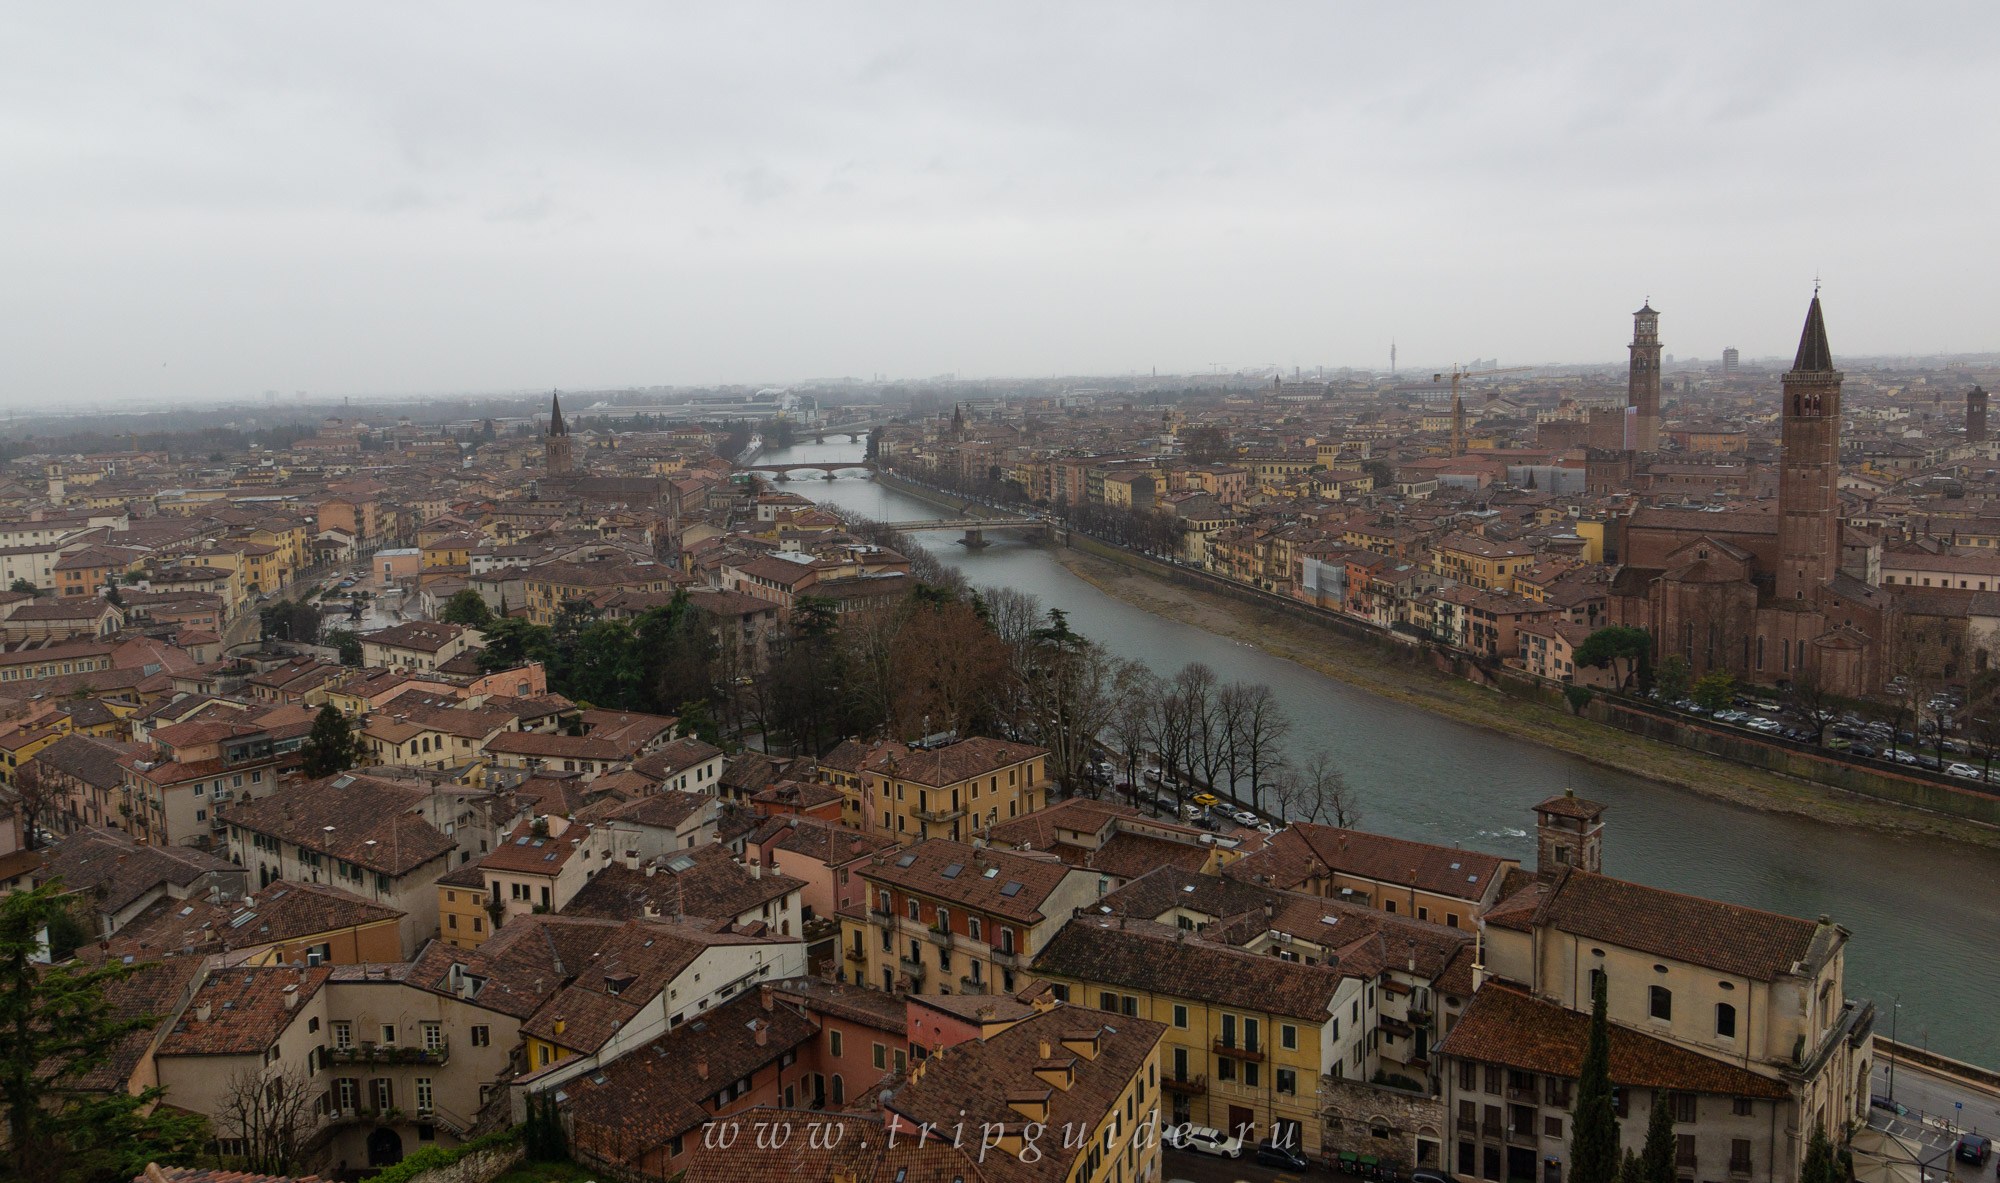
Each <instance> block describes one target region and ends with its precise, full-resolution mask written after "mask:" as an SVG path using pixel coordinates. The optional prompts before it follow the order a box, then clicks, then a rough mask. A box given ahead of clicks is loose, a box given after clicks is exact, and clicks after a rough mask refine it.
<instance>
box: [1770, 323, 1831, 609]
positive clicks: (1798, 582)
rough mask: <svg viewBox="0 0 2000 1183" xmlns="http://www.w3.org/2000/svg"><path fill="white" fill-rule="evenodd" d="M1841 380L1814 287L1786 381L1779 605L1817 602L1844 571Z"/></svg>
mask: <svg viewBox="0 0 2000 1183" xmlns="http://www.w3.org/2000/svg"><path fill="white" fill-rule="evenodd" d="M1840 381H1841V373H1840V371H1839V370H1836V369H1834V368H1833V350H1832V349H1831V348H1830V347H1829V346H1828V345H1827V343H1826V321H1825V319H1824V318H1823V317H1822V316H1821V314H1820V309H1819V290H1818V289H1817V288H1815V289H1814V290H1813V299H1812V305H1811V307H1809V308H1807V309H1806V327H1805V331H1804V332H1803V333H1801V334H1800V335H1799V352H1798V356H1797V357H1796V358H1794V359H1793V360H1792V368H1791V371H1790V372H1789V373H1787V374H1786V375H1785V395H1784V398H1785V405H1784V417H1783V423H1784V428H1783V434H1782V436H1781V447H1782V454H1781V456H1780V458H1779V461H1778V571H1777V577H1778V586H1777V598H1778V599H1780V600H1793V601H1797V600H1804V601H1806V602H1808V603H1811V602H1813V601H1814V600H1816V599H1817V598H1818V592H1819V585H1820V584H1821V583H1823V582H1825V581H1826V580H1828V579H1831V578H1833V576H1834V574H1835V573H1836V572H1838V571H1839V570H1840Z"/></svg>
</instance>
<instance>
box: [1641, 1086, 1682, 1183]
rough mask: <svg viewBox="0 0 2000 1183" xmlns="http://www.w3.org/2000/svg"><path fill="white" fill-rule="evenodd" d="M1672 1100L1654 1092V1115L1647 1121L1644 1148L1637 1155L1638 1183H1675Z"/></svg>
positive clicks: (1650, 1115) (1666, 1095)
mask: <svg viewBox="0 0 2000 1183" xmlns="http://www.w3.org/2000/svg"><path fill="white" fill-rule="evenodd" d="M1672 1101H1673V1098H1672V1096H1671V1095H1669V1094H1668V1092H1667V1090H1665V1089H1654V1090H1653V1112H1652V1113H1651V1114H1649V1115H1648V1116H1647V1118H1646V1149H1645V1150H1644V1151H1643V1152H1642V1153H1641V1154H1640V1155H1639V1172H1640V1173H1639V1179H1640V1181H1641V1183H1674V1179H1675V1177H1676V1175H1675V1171H1674V1116H1673V1107H1672Z"/></svg>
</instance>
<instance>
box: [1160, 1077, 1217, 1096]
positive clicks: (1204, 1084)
mask: <svg viewBox="0 0 2000 1183" xmlns="http://www.w3.org/2000/svg"><path fill="white" fill-rule="evenodd" d="M1160 1083H1161V1084H1162V1085H1164V1086H1166V1090H1167V1091H1168V1092H1170V1093H1187V1094H1189V1095H1190V1096H1199V1095H1201V1094H1202V1093H1205V1092H1207V1091H1208V1077H1206V1076H1190V1077H1188V1078H1187V1079H1186V1080H1181V1079H1179V1078H1177V1077H1173V1076H1169V1077H1167V1078H1166V1079H1164V1080H1162V1081H1161V1082H1160Z"/></svg>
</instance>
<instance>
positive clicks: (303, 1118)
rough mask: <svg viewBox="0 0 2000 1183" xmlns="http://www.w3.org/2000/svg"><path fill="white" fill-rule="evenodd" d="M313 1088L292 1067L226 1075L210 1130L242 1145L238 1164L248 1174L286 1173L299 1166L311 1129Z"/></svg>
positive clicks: (248, 1070)
mask: <svg viewBox="0 0 2000 1183" xmlns="http://www.w3.org/2000/svg"><path fill="white" fill-rule="evenodd" d="M313 1097H314V1094H313V1091H312V1090H311V1089H310V1088H309V1087H308V1086H307V1083H306V1078H305V1076H304V1075H303V1074H302V1073H300V1072H299V1071H298V1070H297V1069H295V1068H287V1069H284V1070H282V1071H279V1072H275V1073H265V1072H262V1071H258V1070H255V1069H245V1070H243V1071H241V1072H238V1073H237V1074H236V1075H234V1076H232V1077H230V1078H229V1081H228V1083H227V1084H226V1085H225V1086H224V1089H223V1094H222V1106H221V1109H220V1111H219V1112H218V1113H217V1114H216V1115H215V1123H216V1131H217V1133H218V1134H219V1135H220V1136H221V1137H223V1138H224V1139H226V1140H234V1141H238V1142H240V1143H241V1144H242V1148H243V1156H242V1157H243V1165H244V1167H245V1169H247V1170H248V1171H250V1172H251V1173H253V1174H263V1175H290V1174H293V1173H294V1172H295V1171H296V1170H297V1168H298V1167H300V1166H302V1165H303V1163H302V1162H301V1159H302V1157H303V1154H304V1151H305V1144H306V1141H307V1139H308V1138H309V1137H310V1136H311V1134H312V1132H313V1115H312V1104H313Z"/></svg>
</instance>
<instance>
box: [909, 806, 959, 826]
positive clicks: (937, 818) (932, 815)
mask: <svg viewBox="0 0 2000 1183" xmlns="http://www.w3.org/2000/svg"><path fill="white" fill-rule="evenodd" d="M910 812H911V813H914V814H916V815H917V818H918V820H920V821H927V822H954V821H957V820H958V819H959V818H962V817H964V816H965V810H964V809H961V808H959V807H957V806H953V807H951V808H949V809H912V810H911V811H910Z"/></svg>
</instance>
